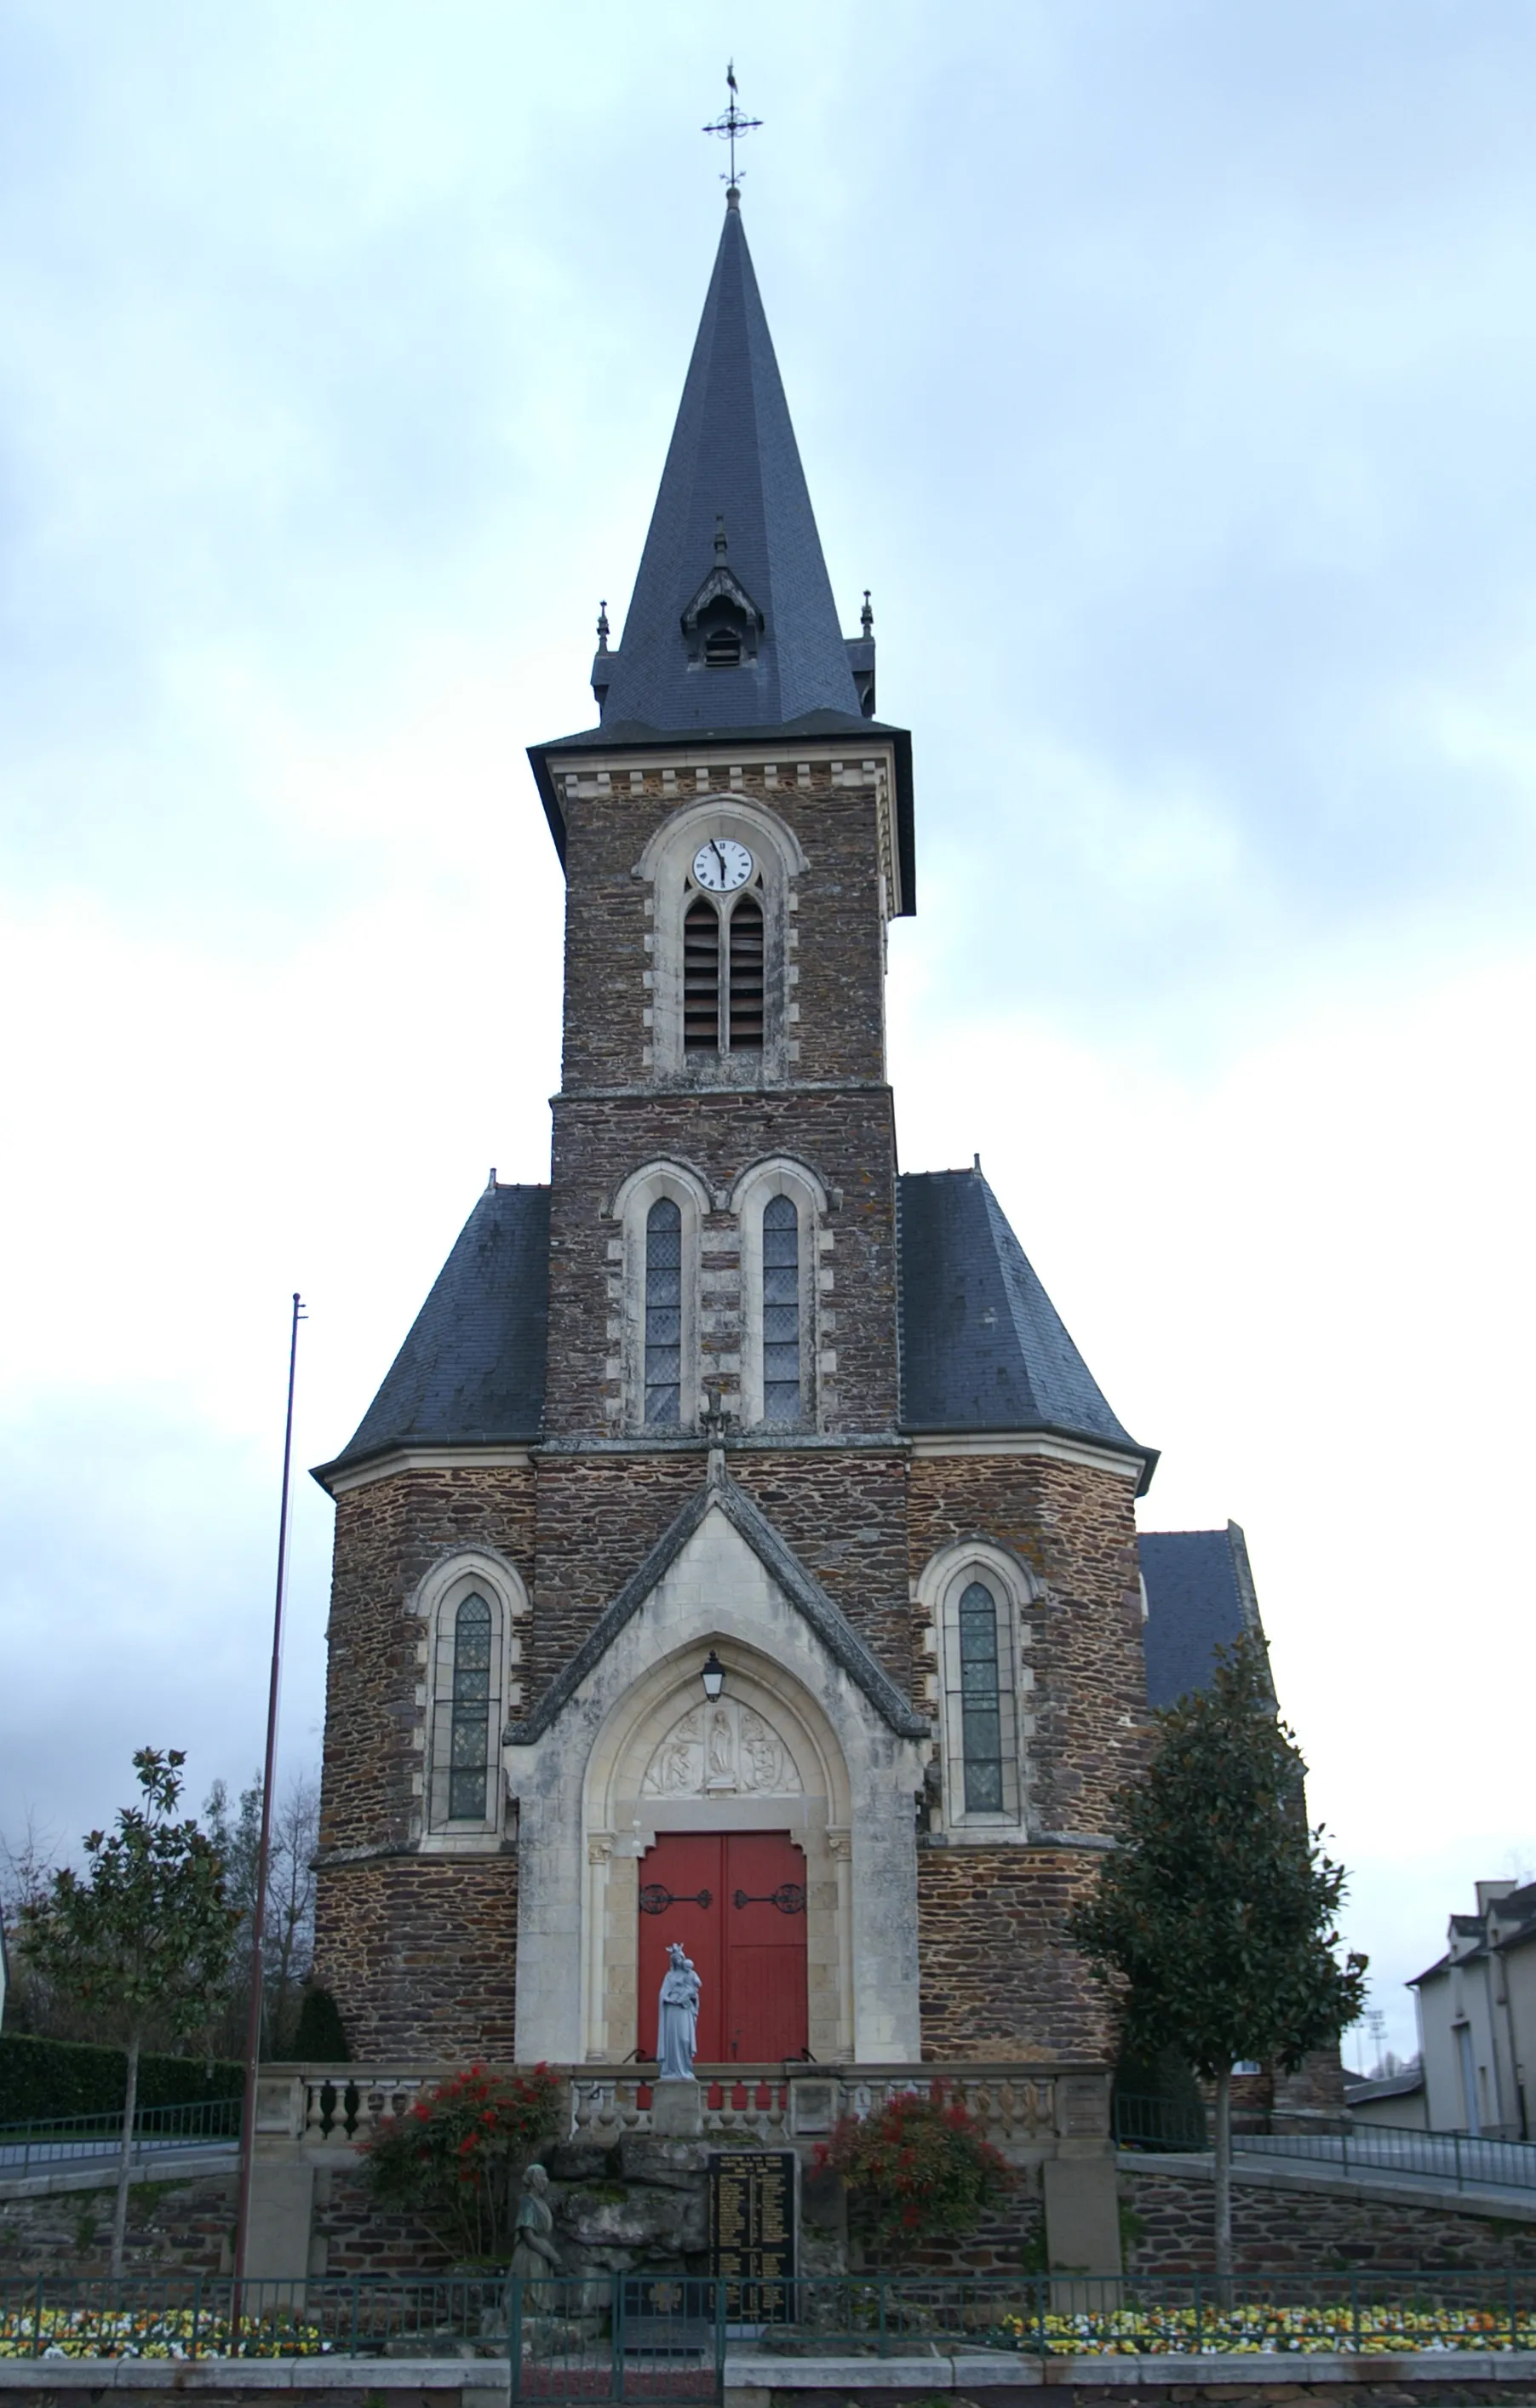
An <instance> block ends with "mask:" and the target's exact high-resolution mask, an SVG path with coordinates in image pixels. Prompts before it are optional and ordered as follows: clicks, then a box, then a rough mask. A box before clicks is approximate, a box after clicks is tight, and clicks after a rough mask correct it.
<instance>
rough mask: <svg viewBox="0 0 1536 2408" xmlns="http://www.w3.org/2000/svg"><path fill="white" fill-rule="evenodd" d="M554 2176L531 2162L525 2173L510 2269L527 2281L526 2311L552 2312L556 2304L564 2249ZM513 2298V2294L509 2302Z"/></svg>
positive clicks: (525, 2313)
mask: <svg viewBox="0 0 1536 2408" xmlns="http://www.w3.org/2000/svg"><path fill="white" fill-rule="evenodd" d="M549 2189H550V2178H549V2175H548V2174H547V2173H546V2172H545V2171H544V2169H543V2167H542V2166H537V2165H535V2166H530V2167H529V2168H528V2171H527V2172H526V2173H525V2174H524V2177H523V2190H522V2194H521V2196H520V2198H519V2200H518V2202H517V2216H516V2219H515V2222H514V2224H513V2234H514V2238H513V2242H512V2262H511V2264H510V2267H509V2268H508V2272H509V2273H510V2275H511V2277H512V2279H513V2281H514V2282H515V2281H518V2280H521V2282H522V2285H523V2313H524V2315H525V2316H528V2315H550V2314H551V2313H552V2312H553V2307H554V2303H555V2292H554V2285H553V2283H552V2282H551V2281H550V2280H549V2277H550V2276H551V2275H552V2274H558V2273H559V2272H560V2252H559V2251H558V2250H557V2249H556V2247H555V2245H554V2213H553V2209H552V2208H551V2206H550V2201H549ZM509 2305H510V2296H509Z"/></svg>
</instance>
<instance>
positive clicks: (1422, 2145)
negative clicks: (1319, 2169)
mask: <svg viewBox="0 0 1536 2408" xmlns="http://www.w3.org/2000/svg"><path fill="white" fill-rule="evenodd" d="M1234 2145H1235V2146H1236V2147H1237V2148H1239V2149H1241V2150H1242V2153H1243V2155H1244V2156H1260V2157H1285V2158H1302V2159H1306V2160H1310V2161H1311V2162H1312V2163H1313V2164H1314V2165H1316V2164H1323V2165H1335V2166H1338V2167H1339V2168H1340V2169H1341V2171H1342V2172H1344V2173H1346V2174H1347V2173H1367V2172H1370V2173H1395V2174H1420V2175H1428V2177H1429V2178H1430V2180H1431V2181H1434V2182H1448V2183H1453V2184H1454V2185H1455V2186H1456V2188H1457V2190H1529V2191H1536V2143H1531V2142H1529V2141H1485V2140H1479V2139H1477V2138H1475V2137H1474V2136H1473V2135H1472V2134H1471V2133H1470V2132H1421V2131H1419V2130H1417V2129H1416V2128H1415V2127H1414V2126H1413V2125H1411V2124H1356V2125H1354V2126H1350V2125H1347V2124H1346V2125H1342V2127H1341V2128H1340V2129H1339V2130H1338V2131H1337V2132H1245V2133H1243V2135H1242V2138H1241V2140H1239V2141H1238V2142H1236V2143H1234Z"/></svg>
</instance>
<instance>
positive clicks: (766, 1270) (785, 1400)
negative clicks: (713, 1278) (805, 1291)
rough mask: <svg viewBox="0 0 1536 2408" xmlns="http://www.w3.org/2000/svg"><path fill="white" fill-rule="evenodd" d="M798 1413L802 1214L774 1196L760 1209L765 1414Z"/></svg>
mask: <svg viewBox="0 0 1536 2408" xmlns="http://www.w3.org/2000/svg"><path fill="white" fill-rule="evenodd" d="M799 1418H800V1215H799V1212H798V1211H797V1208H796V1205H795V1201H794V1198H793V1197H789V1196H774V1197H770V1198H769V1200H768V1205H767V1207H766V1208H765V1211H764V1213H763V1419H764V1420H765V1421H768V1422H797V1421H798V1420H799Z"/></svg>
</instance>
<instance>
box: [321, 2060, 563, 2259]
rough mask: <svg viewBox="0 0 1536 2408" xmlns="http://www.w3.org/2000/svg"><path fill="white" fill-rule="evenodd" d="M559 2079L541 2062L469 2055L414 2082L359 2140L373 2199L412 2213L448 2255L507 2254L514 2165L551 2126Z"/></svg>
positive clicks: (516, 2175) (516, 2179) (517, 2171)
mask: <svg viewBox="0 0 1536 2408" xmlns="http://www.w3.org/2000/svg"><path fill="white" fill-rule="evenodd" d="M559 2112H560V2084H559V2081H558V2079H557V2078H556V2076H555V2075H554V2074H553V2073H551V2071H549V2069H548V2067H547V2066H543V2065H536V2066H535V2067H534V2069H533V2071H532V2072H531V2073H489V2072H487V2071H486V2070H485V2068H484V2067H483V2066H480V2065H472V2066H471V2067H470V2068H469V2070H468V2071H467V2072H466V2073H455V2074H453V2075H452V2076H451V2077H450V2078H449V2080H448V2081H446V2082H439V2083H438V2084H436V2085H434V2087H433V2088H432V2089H430V2090H423V2093H422V2095H421V2097H420V2098H419V2099H418V2100H417V2101H416V2103H415V2105H414V2106H412V2107H410V2108H408V2110H407V2111H406V2113H405V2114H403V2115H392V2116H391V2117H390V2118H389V2119H388V2121H387V2122H385V2123H383V2124H381V2125H380V2128H379V2130H378V2131H377V2132H376V2133H375V2134H373V2136H372V2137H371V2138H370V2139H369V2140H367V2141H366V2142H365V2143H363V2156H364V2161H365V2165H366V2172H367V2179H368V2187H369V2189H370V2191H371V2193H372V2196H373V2199H374V2200H375V2202H376V2204H377V2205H378V2206H380V2207H390V2208H401V2209H404V2210H406V2211H407V2212H408V2213H409V2214H414V2215H416V2216H418V2217H419V2218H420V2219H421V2221H422V2223H423V2224H424V2225H425V2227H426V2229H427V2230H428V2231H429V2232H430V2233H431V2234H432V2235H433V2237H434V2239H435V2240H438V2241H439V2242H441V2243H442V2245H443V2247H444V2248H445V2249H446V2250H447V2251H448V2253H449V2255H450V2257H452V2258H453V2259H454V2260H455V2261H456V2262H459V2263H463V2262H464V2261H466V2260H469V2259H486V2258H489V2259H492V2260H494V2261H495V2263H496V2264H498V2265H505V2264H506V2262H507V2259H508V2258H509V2257H510V2255H511V2248H512V2219H513V2217H514V2215H515V2214H516V2213H517V2194H518V2185H519V2183H520V2182H521V2180H522V2175H523V2170H524V2166H525V2165H526V2164H527V2162H528V2160H529V2158H530V2157H532V2156H533V2155H534V2152H535V2151H536V2150H537V2149H538V2146H539V2144H540V2143H542V2142H544V2141H547V2140H549V2139H551V2138H552V2137H553V2133H554V2131H555V2130H556V2128H557V2126H558V2122H559Z"/></svg>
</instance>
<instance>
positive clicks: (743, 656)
mask: <svg viewBox="0 0 1536 2408" xmlns="http://www.w3.org/2000/svg"><path fill="white" fill-rule="evenodd" d="M728 550H729V545H728V542H727V539H726V536H725V512H724V511H723V510H716V512H715V516H714V566H713V567H712V568H711V571H710V573H709V575H708V577H706V579H705V580H704V582H703V584H702V585H701V586H700V587H699V589H698V592H697V593H696V595H694V598H693V600H692V601H691V602H690V603H689V605H688V607H687V609H685V610H684V612H683V613H682V636H683V641H684V642H685V643H686V645H687V647H688V667H689V668H690V669H691V670H692V669H701V668H702V669H739V668H750V667H753V665H754V663H755V661H756V659H757V639H758V638H759V636H760V635H761V634H762V633H763V630H764V629H765V627H766V626H767V625H768V621H767V619H766V618H765V617H764V615H763V613H762V611H761V610H760V609H758V607H757V605H756V603H755V602H754V600H753V598H752V595H750V594H749V593H748V592H747V589H746V587H745V586H744V585H743V584H742V582H741V581H740V579H739V577H737V576H736V575H735V574H734V573H733V572H732V570H731V568H730V567H729V566H728V564H727V562H726V558H725V555H726V552H727V551H728Z"/></svg>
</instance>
